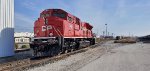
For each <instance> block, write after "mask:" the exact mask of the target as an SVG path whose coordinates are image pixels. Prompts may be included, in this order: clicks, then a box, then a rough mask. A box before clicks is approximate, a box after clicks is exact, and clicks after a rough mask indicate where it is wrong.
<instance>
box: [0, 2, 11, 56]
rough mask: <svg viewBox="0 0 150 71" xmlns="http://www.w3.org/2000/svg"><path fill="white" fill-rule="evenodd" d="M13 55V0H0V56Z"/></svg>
mask: <svg viewBox="0 0 150 71" xmlns="http://www.w3.org/2000/svg"><path fill="white" fill-rule="evenodd" d="M13 55H14V0H0V57H6V56H13Z"/></svg>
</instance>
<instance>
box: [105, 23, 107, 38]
mask: <svg viewBox="0 0 150 71" xmlns="http://www.w3.org/2000/svg"><path fill="white" fill-rule="evenodd" d="M105 26H106V32H105V33H106V36H107V24H105Z"/></svg>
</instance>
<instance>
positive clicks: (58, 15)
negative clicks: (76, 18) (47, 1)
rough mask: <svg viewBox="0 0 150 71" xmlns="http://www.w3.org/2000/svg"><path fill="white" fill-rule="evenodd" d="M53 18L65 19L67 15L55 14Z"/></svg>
mask: <svg viewBox="0 0 150 71" xmlns="http://www.w3.org/2000/svg"><path fill="white" fill-rule="evenodd" d="M53 16H55V17H59V18H65V17H66V15H65V14H64V13H54V14H53Z"/></svg>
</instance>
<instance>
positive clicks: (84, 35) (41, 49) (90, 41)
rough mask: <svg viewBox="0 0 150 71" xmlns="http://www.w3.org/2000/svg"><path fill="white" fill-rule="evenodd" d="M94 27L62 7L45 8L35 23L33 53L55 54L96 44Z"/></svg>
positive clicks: (41, 54) (36, 55) (37, 54)
mask: <svg viewBox="0 0 150 71" xmlns="http://www.w3.org/2000/svg"><path fill="white" fill-rule="evenodd" d="M92 28H93V27H92V26H91V25H90V24H89V23H86V22H81V21H80V19H79V18H77V17H75V16H73V15H71V14H69V13H67V12H66V11H64V10H62V9H47V10H44V11H43V12H42V13H41V14H40V17H39V18H38V20H36V21H35V23H34V41H33V42H32V43H31V44H30V46H31V48H32V49H33V53H34V54H33V55H34V56H35V57H40V56H54V55H57V54H60V53H67V52H71V51H74V50H77V49H79V48H81V47H85V46H89V45H94V44H95V39H94V37H93V34H92Z"/></svg>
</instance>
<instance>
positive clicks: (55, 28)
mask: <svg viewBox="0 0 150 71" xmlns="http://www.w3.org/2000/svg"><path fill="white" fill-rule="evenodd" d="M52 27H53V28H54V30H55V32H56V33H57V34H58V36H60V34H59V33H58V31H57V30H56V28H55V27H54V26H52ZM60 37H61V36H60Z"/></svg>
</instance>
